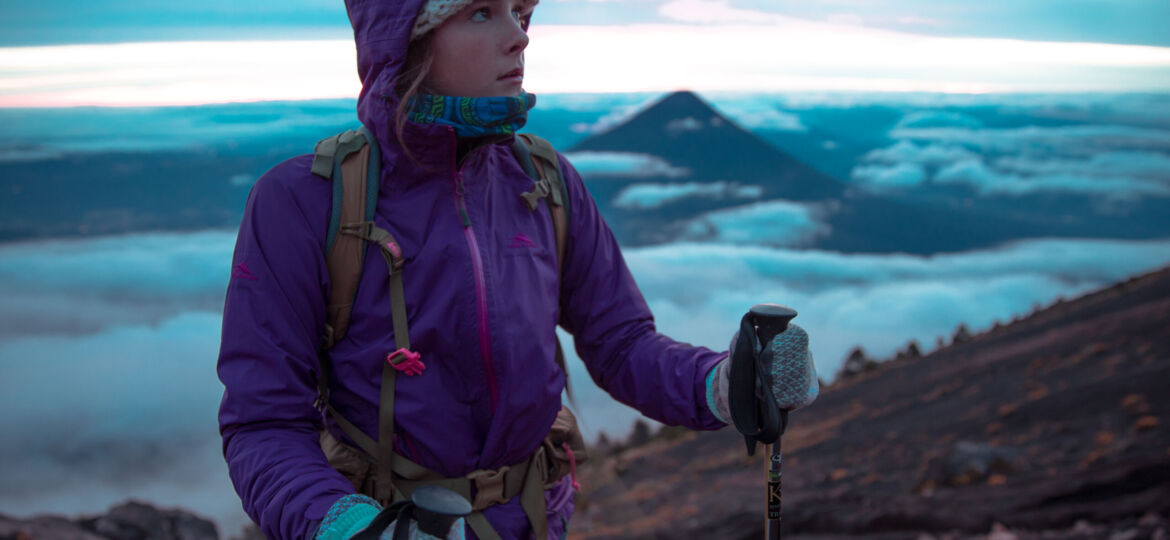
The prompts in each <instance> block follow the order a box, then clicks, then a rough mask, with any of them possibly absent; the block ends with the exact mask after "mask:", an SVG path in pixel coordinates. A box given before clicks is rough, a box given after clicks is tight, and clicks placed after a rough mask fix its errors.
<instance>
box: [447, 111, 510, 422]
mask: <svg viewBox="0 0 1170 540" xmlns="http://www.w3.org/2000/svg"><path fill="white" fill-rule="evenodd" d="M453 131H454V130H452V139H451V140H452V141H455V145H456V147H457V145H458V140H457V139H455V138H454V133H453ZM456 151H457V150H456ZM454 172H455V209H456V210H457V211H458V212H459V219H460V221H461V222H462V223H463V236H464V237H465V238H466V239H467V248H468V250H469V251H470V252H471V267H472V269H473V270H474V272H475V298H476V310H477V312H478V321H479V353H480V357H481V358H483V369H484V371H485V372H487V382H488V392H489V394H490V395H491V399H492V414H495V412H496V404H497V401H498V400H499V390H498V388H497V383H496V372H495V370H494V369H493V367H492V342H491V335H490V334H489V332H488V299H487V280H486V279H485V278H484V274H483V258H482V257H481V255H480V252H479V242H478V241H476V239H475V231H473V230H472V228H471V217H470V216H469V215H468V214H467V202H466V201H465V200H464V197H463V195H464V187H463V171H462V167H460V166H459V165H455V171H454Z"/></svg>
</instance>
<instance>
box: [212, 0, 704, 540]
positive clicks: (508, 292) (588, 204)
mask: <svg viewBox="0 0 1170 540" xmlns="http://www.w3.org/2000/svg"><path fill="white" fill-rule="evenodd" d="M421 2H422V0H406V1H400V2H399V1H389V0H347V2H346V6H347V9H348V10H349V16H350V20H351V21H352V23H353V28H354V38H355V41H356V44H357V55H358V72H359V74H360V76H361V79H362V92H361V95H360V97H359V99H358V116H359V118H360V119H361V121H362V123H363V124H364V125H365V126H367V127H368V128H369V129H370V130H371V131H372V132H373V133H374V134H375V135H376V136H377V138H378V141H379V145H380V147H381V151H382V175H381V179H380V186H379V187H380V195H379V199H378V204H377V216H376V219H375V221H376V222H377V224H378V225H379V226H381V227H383V228H385V229H386V230H388V231H390V232H391V233H392V234H393V235H394V236H395V237H396V238H397V239H398V241H399V242H400V243H401V245H402V248H403V251H404V255H405V257H406V266H405V269H404V274H403V279H404V283H405V287H406V292H405V295H406V306H407V313H408V318H409V325H410V333H411V336H410V338H411V343H412V345H413V346H414V350H415V351H417V352H419V353H421V355H422V360H423V362H424V363H425V364H426V365H427V369H426V371H425V372H424V373H423V374H421V375H419V376H414V377H409V376H400V377H398V379H397V384H396V396H397V397H396V400H395V425H396V429H397V431H396V438H397V451H399V452H401V453H403V454H404V455H405V456H406V457H408V458H410V459H412V460H414V461H416V462H418V463H419V464H421V465H423V466H425V467H427V468H430V469H431V470H434V471H436V472H439V473H441V474H443V475H446V476H449V477H454V476H462V475H464V474H467V473H469V472H471V471H473V470H476V469H487V468H498V467H501V466H504V465H511V464H515V463H518V462H521V461H523V460H525V459H527V458H528V457H529V456H530V455H531V454H532V452H534V451H535V450H536V448H537V446H538V445H539V444H540V442H541V441H542V440H543V439H544V437H545V436H546V435H547V434H548V430H549V428H550V426H551V425H552V422H553V419H554V418H555V417H556V414H557V411H558V410H559V409H560V407H561V391H562V389H563V388H564V384H565V376H564V373H562V371H561V370H560V368H558V367H557V366H556V363H555V362H553V356H554V347H555V345H554V335H555V334H554V328H555V325H556V324H557V323H559V324H560V325H562V326H563V327H564V328H565V329H566V330H568V331H569V332H570V333H572V334H573V336H574V343H575V346H576V350H577V353H578V355H579V356H580V357H581V358H582V359H583V361H584V362H585V364H586V366H587V368H588V370H589V373H590V374H591V376H592V377H593V380H594V381H596V383H597V384H598V385H600V386H601V387H602V388H603V389H605V390H606V391H608V392H609V393H610V394H611V395H612V396H613V397H614V398H616V399H617V400H619V401H621V402H623V403H626V404H628V405H630V406H632V407H634V408H636V409H638V410H639V411H641V412H642V413H644V414H645V415H647V416H649V417H651V418H654V419H656V420H658V421H661V422H663V423H667V424H673V425H684V426H687V427H690V428H692V429H716V428H719V427H722V426H723V423H722V422H720V421H719V420H717V419H716V418H715V417H714V416H713V415H712V414H711V412H710V411H709V410H708V408H707V405H706V398H705V384H704V383H705V377H706V375H707V374H708V372H709V371H710V370H711V369H712V368H713V367H714V366H715V364H716V363H717V362H718V361H719V360H720V359H722V358H724V357H725V356H726V353H716V352H713V351H710V350H707V349H704V348H699V347H692V346H689V345H685V344H681V343H678V342H675V341H673V340H671V339H669V338H667V337H666V336H663V335H661V334H658V333H657V332H656V331H655V327H654V321H653V318H652V316H651V314H650V311H649V309H648V307H647V305H646V302H645V301H644V300H643V298H642V296H641V293H640V292H639V291H638V289H637V286H636V285H635V283H634V279H633V277H632V276H631V275H630V272H629V270H628V269H627V267H626V265H625V262H624V260H623V259H622V255H621V252H620V249H619V247H618V244H617V242H616V240H615V239H614V237H613V234H612V233H611V232H610V230H609V228H608V227H607V226H606V224H605V222H604V221H603V220H602V218H601V216H600V215H599V214H598V212H597V207H596V205H595V204H594V202H593V200H592V198H591V197H590V195H589V193H588V191H587V190H586V188H585V185H584V184H583V183H582V181H581V178H580V177H579V176H578V174H577V172H576V171H575V170H574V169H573V168H572V167H571V166H570V164H569V163H568V162H567V161H565V160H564V158H563V157H562V158H561V167H562V170H563V171H564V176H565V181H566V183H567V186H568V190H569V192H570V202H569V204H570V208H571V222H570V224H569V244H568V252H567V254H566V257H565V259H566V260H565V264H564V275H563V283H560V284H559V286H558V277H557V261H556V240H555V237H554V232H553V227H552V220H551V219H550V217H549V215H548V210H547V208H546V207H545V206H544V205H541V206H540V207H538V209H537V211H535V212H533V211H530V210H529V209H528V207H527V206H526V205H525V204H524V202H523V200H522V199H521V197H520V194H521V193H523V192H525V191H530V190H531V188H532V180H531V178H529V177H528V176H527V175H526V174H525V173H524V171H523V170H522V169H521V168H520V166H519V165H518V164H517V163H516V161H515V159H514V158H513V156H512V153H511V150H510V144H511V140H505V141H503V142H499V143H496V144H488V145H485V146H483V147H480V148H478V149H476V150H474V151H472V152H471V153H470V154H469V155H468V156H467V157H466V159H464V160H463V162H462V163H461V164H460V165H459V166H457V165H456V157H455V153H456V138H455V135H454V132H453V131H451V130H450V129H449V128H447V127H444V126H437V125H417V124H408V125H407V128H406V135H405V137H404V140H406V141H409V142H408V144H409V145H410V150H411V152H412V153H413V154H414V155H415V156H416V158H417V159H418V160H419V161H420V163H415V162H414V161H412V160H411V159H409V158H407V157H406V156H405V155H404V153H403V149H402V147H401V146H400V145H399V143H398V142H397V139H396V138H395V136H394V135H393V133H392V128H391V127H390V126H391V124H392V118H393V114H394V108H395V106H396V105H397V102H396V98H394V97H393V93H392V92H391V81H392V80H393V78H394V76H395V74H396V73H397V72H398V70H399V69H400V68H401V67H402V63H403V59H404V57H405V51H406V47H407V44H408V42H409V35H410V29H411V26H412V25H413V22H414V18H415V14H416V13H417V12H418V9H419V6H420V4H421ZM388 96H389V97H388ZM311 161H312V156H307V155H306V156H300V157H296V158H293V159H290V160H288V161H285V162H284V163H281V164H279V165H277V166H276V167H274V168H272V170H270V171H268V173H266V174H265V175H264V176H263V177H261V178H260V180H258V181H257V183H256V185H255V186H254V187H253V189H252V193H251V195H250V196H249V198H248V202H247V207H246V210H245V213H244V218H243V223H242V224H241V225H240V231H239V236H238V238H237V242H236V248H235V255H234V258H233V261H232V266H233V272H232V279H231V281H230V283H229V286H228V291H227V300H226V304H225V307H224V318H223V336H222V343H221V346H220V354H219V367H218V370H219V377H220V380H221V381H223V384H224V387H225V390H224V395H223V402H222V404H221V407H220V413H219V421H220V431H221V434H222V435H223V451H224V456H225V458H226V460H227V463H228V468H229V471H230V474H231V479H232V482H233V484H234V485H235V488H236V491H237V492H238V493H239V495H240V498H241V499H242V500H243V504H244V509H245V510H246V511H247V513H248V515H249V516H251V517H252V519H254V520H255V521H256V522H257V523H259V525H260V527H261V529H262V530H263V532H264V534H266V535H267V536H268V537H269V538H273V539H283V538H306V537H309V536H310V535H311V534H313V532H314V531H315V529H316V527H317V524H318V523H319V522H320V520H321V519H322V518H323V517H324V515H325V513H326V511H327V510H328V509H329V507H330V506H331V505H332V504H333V503H334V502H336V501H337V500H338V499H339V498H340V497H342V496H343V495H346V494H349V493H352V492H353V487H352V485H351V484H350V483H349V481H348V480H346V479H345V478H344V477H342V476H341V474H340V473H338V472H336V471H335V470H333V469H332V468H331V467H330V466H329V464H328V462H327V461H326V460H325V456H324V454H323V453H322V451H321V448H320V445H319V431H320V429H321V428H322V427H323V425H324V427H325V428H326V429H329V430H330V432H331V433H332V434H333V435H334V436H335V437H337V438H338V439H339V440H348V439H347V438H345V437H344V436H343V435H342V433H341V431H340V429H338V428H337V426H336V425H334V424H333V422H332V421H331V420H330V421H328V422H324V421H323V419H322V414H321V411H319V410H317V409H316V408H314V405H313V402H314V398H315V397H316V381H317V376H318V365H317V347H318V344H319V340H320V337H321V334H322V329H323V328H324V324H325V302H326V298H327V296H328V291H329V287H330V283H329V275H328V272H327V269H326V263H325V240H326V239H325V235H326V230H327V228H328V217H329V212H330V208H331V205H330V199H331V191H330V189H331V188H330V184H329V182H328V181H326V180H324V179H322V178H320V177H317V176H314V175H312V174H311V173H310V166H311ZM461 210H466V214H467V216H468V217H469V218H470V223H471V226H470V227H465V226H464V224H463V222H462V220H461V216H460V214H461ZM369 253H370V255H369V256H367V257H366V259H365V261H366V262H365V268H364V270H363V274H362V279H361V282H360V284H359V287H358V296H357V298H356V301H355V305H354V307H353V319H352V322H351V324H350V327H349V331H348V333H347V335H346V337H345V339H343V340H342V341H340V342H339V343H337V345H336V346H335V348H334V349H333V350H332V363H333V377H332V388H331V399H332V402H333V404H334V406H335V407H336V408H337V409H338V410H339V411H340V412H341V414H342V415H344V416H345V417H346V418H348V419H349V420H350V421H352V422H354V423H355V424H356V425H357V426H358V427H359V428H360V429H362V430H363V431H364V432H366V433H368V434H370V436H371V437H374V438H376V437H377V431H378V430H377V425H378V411H379V406H378V398H379V385H380V382H381V373H382V362H384V361H385V358H386V354H387V353H388V352H390V351H393V350H395V349H396V347H395V345H394V335H393V330H392V324H391V318H390V302H389V293H388V289H389V285H388V281H387V279H386V269H385V266H384V265H385V261H384V260H383V259H382V257H380V256H378V255H376V251H371V252H369ZM564 486H565V484H563V483H562V484H561V488H562V489H564ZM554 489H555V488H554ZM548 495H549V499H550V506H549V512H550V520H549V530H550V536H552V535H553V534H557V535H559V534H560V533H561V532H563V529H564V526H565V525H564V522H565V520H567V518H568V516H567V515H561V516H560V518H557V517H556V516H554V515H553V514H555V513H557V512H558V510H559V511H560V512H562V513H571V506H572V505H571V503H565V502H564V501H566V500H569V499H570V498H569V497H568V496H567V495H566V494H564V493H550V494H548ZM558 500H559V501H561V502H560V503H557V502H556V501H558ZM566 508H567V510H566ZM485 515H486V517H487V518H488V520H489V521H490V522H491V523H492V524H493V527H495V528H496V530H497V531H499V532H500V533H501V535H502V536H504V537H505V538H509V537H516V538H527V537H530V536H531V529H530V527H529V525H528V521H527V519H526V517H525V515H524V512H523V510H522V509H521V508H520V504H519V498H518V497H517V498H516V499H513V500H512V501H510V502H509V503H507V504H504V505H499V506H496V507H492V508H489V509H488V510H487V511H486V512H485ZM468 533H469V535H470V529H469V530H468Z"/></svg>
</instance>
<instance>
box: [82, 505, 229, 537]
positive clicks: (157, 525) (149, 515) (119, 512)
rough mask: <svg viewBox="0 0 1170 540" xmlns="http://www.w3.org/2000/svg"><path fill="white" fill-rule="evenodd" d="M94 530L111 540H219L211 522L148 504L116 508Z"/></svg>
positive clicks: (98, 521)
mask: <svg viewBox="0 0 1170 540" xmlns="http://www.w3.org/2000/svg"><path fill="white" fill-rule="evenodd" d="M93 528H94V530H95V531H96V532H97V533H98V534H100V535H102V536H105V537H107V538H110V539H112V540H218V539H219V533H218V531H217V530H216V528H215V524H214V523H212V522H211V521H208V520H205V519H202V518H199V517H196V516H194V515H191V514H189V513H187V512H182V511H176V510H159V509H158V508H155V507H153V506H150V505H148V504H143V503H140V502H134V501H131V502H128V503H124V504H122V505H119V506H116V507H114V508H113V509H111V510H110V512H109V513H107V514H106V515H105V516H102V517H99V518H97V519H96V520H94V522H93Z"/></svg>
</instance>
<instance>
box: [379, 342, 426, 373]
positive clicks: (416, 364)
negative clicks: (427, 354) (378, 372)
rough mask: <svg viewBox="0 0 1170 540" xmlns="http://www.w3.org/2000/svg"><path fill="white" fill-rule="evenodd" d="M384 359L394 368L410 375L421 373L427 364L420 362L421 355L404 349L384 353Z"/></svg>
mask: <svg viewBox="0 0 1170 540" xmlns="http://www.w3.org/2000/svg"><path fill="white" fill-rule="evenodd" d="M386 361H387V362H390V365H391V366H394V369H397V370H398V371H401V372H403V373H405V374H407V375H410V376H411V377H413V376H415V375H421V374H422V372H423V371H426V369H427V366H426V364H424V363H423V362H422V355H420V354H419V353H416V352H412V351H409V350H406V349H398V350H397V351H394V352H392V353H390V354H387V355H386Z"/></svg>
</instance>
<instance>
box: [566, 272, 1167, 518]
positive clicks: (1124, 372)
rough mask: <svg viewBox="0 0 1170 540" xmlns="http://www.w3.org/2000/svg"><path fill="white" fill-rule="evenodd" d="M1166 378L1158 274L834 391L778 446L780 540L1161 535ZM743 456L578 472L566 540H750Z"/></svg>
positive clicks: (683, 453) (688, 443)
mask: <svg viewBox="0 0 1170 540" xmlns="http://www.w3.org/2000/svg"><path fill="white" fill-rule="evenodd" d="M1166 381H1170V268H1166V269H1163V270H1160V271H1158V272H1154V273H1151V274H1148V275H1146V276H1143V277H1141V278H1136V279H1132V280H1129V281H1126V282H1124V283H1120V284H1118V285H1116V286H1113V287H1111V288H1108V289H1105V290H1102V291H1098V292H1096V293H1093V294H1089V295H1086V296H1084V297H1081V298H1079V299H1077V300H1074V301H1070V302H1063V303H1058V304H1057V305H1054V306H1052V307H1050V308H1048V309H1045V310H1043V311H1040V312H1037V313H1035V314H1033V315H1032V316H1030V317H1028V318H1025V319H1023V320H1020V321H1018V322H1015V323H1013V324H1010V325H1007V326H1002V327H997V328H996V329H993V330H992V331H989V332H987V333H985V334H982V335H979V336H976V337H975V338H974V339H972V340H971V341H967V342H963V343H958V344H952V345H951V346H948V347H945V348H943V349H941V350H938V351H936V352H933V353H931V354H929V355H927V356H924V357H921V358H917V359H906V360H897V361H891V362H887V363H884V364H881V365H880V366H879V367H878V368H877V369H876V370H875V371H873V372H870V373H866V374H863V375H860V376H858V377H855V378H852V379H848V380H843V381H839V382H837V383H836V384H834V385H833V386H831V387H828V388H826V389H825V391H824V392H823V394H822V395H821V397H820V399H819V400H818V401H817V402H816V403H815V404H814V405H812V406H811V407H809V408H808V409H806V410H801V411H798V412H796V413H794V414H793V415H792V417H791V424H790V427H789V431H788V433H787V434H786V435H785V436H784V438H783V447H784V450H785V452H784V455H785V458H784V494H785V496H784V530H785V533H786V536H787V537H791V534H793V533H796V535H797V536H796V537H802V536H804V535H810V536H806V537H809V538H811V537H814V536H812V535H825V536H829V537H833V536H837V535H856V536H857V537H869V538H917V537H918V535H919V534H922V533H930V534H939V533H943V532H947V531H960V532H962V533H964V534H976V533H984V534H986V533H987V531H988V530H989V529H991V528H992V526H993V524H995V523H1001V524H1003V525H1005V526H1007V527H1009V528H1011V529H1030V530H1056V531H1060V532H1056V533H1053V534H1054V536H1041V535H1039V533H1035V535H1034V536H1032V537H1035V538H1039V537H1047V538H1058V537H1069V536H1073V537H1082V538H1089V537H1108V536H1109V535H1108V531H1104V532H1103V531H1102V530H1101V528H1104V529H1111V530H1121V529H1126V528H1130V529H1134V530H1135V531H1136V530H1137V529H1136V528H1137V527H1139V523H1138V518H1141V517H1142V516H1146V517H1145V519H1144V521H1143V522H1144V523H1146V524H1147V525H1148V524H1150V523H1155V522H1157V523H1162V524H1165V519H1166V518H1167V516H1168V515H1170V396H1167V393H1166ZM759 454H760V452H757V456H756V457H755V458H753V459H749V458H747V457H746V454H745V452H744V446H743V442H742V438H741V437H740V436H739V435H738V434H737V433H736V432H735V431H734V430H733V429H730V428H728V429H724V430H721V431H718V432H714V433H701V434H692V433H686V434H683V435H681V436H680V437H679V438H677V439H674V440H659V441H657V442H654V443H652V444H650V445H647V446H645V447H641V448H635V449H633V450H627V451H625V452H623V453H619V454H616V455H614V456H612V457H609V458H608V459H603V460H595V461H594V462H593V463H592V464H590V465H589V466H588V467H587V468H586V470H585V472H583V473H582V476H583V480H582V484H584V485H585V486H586V491H585V498H584V499H585V500H584V501H583V502H582V504H581V505H580V507H579V512H578V515H577V516H576V517H575V519H574V522H573V526H574V534H573V536H574V537H580V538H618V537H621V538H667V537H670V538H675V537H683V536H685V535H689V536H691V537H703V538H758V537H759V535H760V534H762V527H763V524H762V518H761V516H762V513H763V508H762V503H763V500H762V499H763V494H764V471H765V464H764V461H763V459H762V458H761V456H760V455H759ZM1147 514H1152V516H1147ZM1078 520H1087V521H1088V522H1089V523H1090V524H1092V523H1097V524H1103V525H1091V526H1090V525H1082V526H1078V525H1076V523H1077V521H1078ZM1093 527H1098V528H1097V529H1093ZM1074 528H1079V529H1084V530H1082V531H1081V532H1080V533H1077V534H1072V532H1071V531H1073V530H1074ZM1085 531H1089V532H1085ZM1146 532H1147V533H1149V532H1150V531H1148V530H1147V531H1146ZM1024 537H1027V536H1026V535H1025V536H1024Z"/></svg>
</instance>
